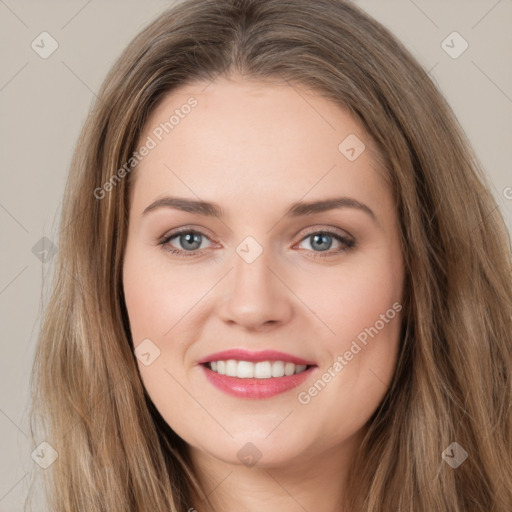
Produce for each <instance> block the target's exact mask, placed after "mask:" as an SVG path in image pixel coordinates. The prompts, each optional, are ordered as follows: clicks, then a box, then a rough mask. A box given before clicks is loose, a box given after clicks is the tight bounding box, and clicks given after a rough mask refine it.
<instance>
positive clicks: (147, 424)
mask: <svg viewBox="0 0 512 512" xmlns="http://www.w3.org/2000/svg"><path fill="white" fill-rule="evenodd" d="M233 72H236V73H239V74H241V75H243V76H246V77H247V78H255V79H259V80H266V79H269V80H275V79H278V80H286V81H288V82H289V83H290V84H297V85H302V86H306V87H309V88H312V89H314V90H315V91H317V92H318V94H321V95H322V96H324V97H326V98H328V99H330V100H332V101H333V102H336V103H338V104H340V105H343V106H344V107H346V108H348V109H349V111H350V112H351V113H352V114H353V115H354V116H355V118H356V119H357V120H358V121H359V122H360V123H361V124H362V125H363V126H364V127H365V129H366V130H367V132H368V133H369V134H370V136H371V137H372V139H373V141H374V143H375V145H376V147H378V149H379V152H380V153H381V155H382V157H383V163H384V164H383V165H384V167H385V171H386V173H387V177H388V179H389V182H390V183H391V185H392V188H393V194H394V197H395V198H396V208H397V213H398V216H399V219H400V229H401V242H402V246H403V253H404V257H405V271H406V289H405V302H404V319H405V323H404V329H403V336H402V339H401V345H400V355H399V361H398V365H397V369H396V372H395V375H394V379H393V382H392V384H391V386H390V388H389V390H388V392H387V394H386V396H385V398H384V400H383V401H382V403H381V405H380V406H379V408H378V410H377V411H375V413H374V414H373V416H372V418H371V419H370V421H369V424H368V431H367V434H366V436H365V438H364V440H363V442H362V444H361V446H360V449H359V452H358V455H357V457H356V462H355V463H354V467H353V468H352V470H351V473H350V481H349V484H348V487H347V489H348V492H349V495H348V497H347V503H346V507H345V508H344V512H362V511H365V512H378V511H379V512H384V511H386V512H387V511H393V512H397V511H399V512H406V511H407V512H423V511H425V512H426V511H429V512H431V511H433V510H435V511H436V512H463V511H464V512H467V511H471V512H477V511H482V512H484V511H485V512H489V511H491V510H492V511H493V512H510V511H511V510H512V450H511V447H512V379H511V370H512V263H511V259H512V258H511V250H510V238H509V236H508V233H507V230H506V228H505V225H504V222H503V220H502V217H501V215H500V213H499V210H498V209H497V205H496V203H495V201H494V199H493V197H492V195H491V194H490V192H489V191H488V187H487V185H486V180H485V176H484V173H483V172H482V170H481V167H480V164H479V163H478V161H477V159H476V158H475V156H474V154H473V153H472V151H471V149H470V146H469V143H468V141H467V140H466V137H465V135H464V133H463V131H462V129H461V128H460V126H459V125H458V123H457V121H456V120H455V118H454V115H453V113H452V111H451V109H450V108H449V106H448V105H447V103H446V102H445V100H444V99H443V97H442V96H441V94H440V92H439V91H438V90H437V88H436V87H435V85H434V84H433V83H432V81H431V79H430V78H429V76H428V75H427V73H426V72H425V71H424V70H423V69H422V68H421V67H420V66H419V65H418V63H417V62H416V61H415V60H414V59H413V58H412V57H411V55H410V54H409V52H408V51H407V50H406V49H405V48H404V47H403V45H402V44H400V43H399V42H398V41H397V40H396V38H395V37H394V36H393V35H391V34H390V33H389V32H388V31H387V30H386V29H385V28H383V27H382V26H381V25H380V24H379V23H377V22H376V21H374V20H372V19H371V18H370V17H369V16H368V15H366V14H365V13H364V12H362V11H361V10H360V9H359V8H357V7H355V6H354V5H352V4H350V3H348V2H346V1H343V0H316V1H314V2H311V1H310V0H243V1H240V0H187V1H185V2H182V3H179V4H178V5H176V6H175V7H173V8H171V9H169V10H167V11H166V12H164V13H163V14H162V15H161V16H159V17H158V18H157V19H156V20H155V21H154V22H152V23H151V24H150V25H149V26H148V27H147V28H145V29H144V30H143V31H142V32H141V33H140V34H139V35H138V36H137V37H136V38H135V39H134V40H133V41H132V42H131V43H130V45H129V46H128V47H127V48H126V50H125V51H124V52H123V54H122V55H121V57H120V58H119V60H118V61H117V62H116V64H115V65H114V67H113V68H112V70H111V71H110V73H109V74H108V76H107V78H106V80H105V82H104V84H103V86H102V88H101V90H100V92H99V94H98V96H99V97H98V100H97V101H96V103H95V105H94V107H93V109H92V111H91V113H90V116H89V118H88V119H87V121H86V123H85V126H84V128H83V132H82V134H81V136H80V139H79V142H78V145H77V147H76V151H75V154H74V158H73V161H72V165H71V170H70V174H69V179H68V183H67V188H66V194H65V202H64V206H63V212H62V219H61V227H60V241H59V245H60V250H59V256H58V261H57V266H56V276H55V283H54V287H53V294H52V295H51V298H50V300H49V303H48V305H47V307H46V312H45V318H44V324H43V326H42V329H41V334H40V339H39V342H38V346H37V352H36V357H35V361H34V368H33V381H32V387H33V391H32V393H33V409H32V415H31V428H32V436H33V438H34V446H35V445H37V444H39V443H40V442H41V441H46V442H48V443H49V444H50V445H51V446H52V447H53V448H54V449H55V450H56V452H57V453H58V459H57V460H56V461H55V462H54V463H53V464H52V465H51V466H50V467H49V468H48V469H46V470H41V471H43V473H44V476H45V489H46V493H47V497H48V500H49V503H51V506H52V507H53V508H52V510H54V511H56V512H64V511H66V512H77V511H81V510H84V511H85V510H88V511H89V510H95V511H100V510H101V511H105V512H114V511H115V512H118V511H119V510H123V511H127V512H128V511H133V512H141V511H145V510H148V511H149V510H151V511H153V512H156V511H161V512H164V511H169V510H171V511H180V512H184V511H186V510H188V509H189V508H190V507H191V501H190V496H191V489H192V488H193V487H192V486H194V485H196V482H195V477H194V472H193V468H192V467H191V464H190V460H189V459H188V457H187V450H186V445H185V443H184V442H183V441H182V440H181V439H180V438H179V437H178V436H177V435H176V434H174V432H173V431H172V430H171V429H170V427H169V426H168V425H167V424H166V422H165V421H164V420H163V419H162V418H161V416H160V415H159V413H158V411H157V410H156V408H155V407H154V406H153V405H152V403H151V400H150V399H149V397H148V395H147V393H146V392H145V389H144V387H143V384H142V382H141V379H140V376H139V373H138V369H137V364H136V359H135V356H134V353H133V344H132V340H131V337H130V331H129V326H128V321H127V314H126V310H125V306H124V301H123V288H122V264H123V251H124V246H125V240H126V228H127V212H128V206H129V201H128V198H129V191H130V183H131V182H132V179H131V178H132V174H131V173H130V169H128V170H127V168H126V167H125V172H124V173H122V172H121V173H120V172H119V170H120V169H121V168H123V166H124V165H125V164H126V162H129V161H130V158H131V157H132V155H133V152H134V151H135V150H136V144H137V141H138V138H139V136H140V134H141V131H142V130H143V128H144V126H145V123H146V120H147V119H148V116H149V115H150V113H151V112H152V111H153V109H154V108H155V107H156V105H157V104H158V103H159V102H160V101H161V100H162V98H163V97H164V96H165V95H167V94H168V93H170V92H171V91H173V90H175V89H176V88H178V87H180V86H181V85H184V84H186V83H190V82H194V81H198V80H215V79H216V78H217V77H218V76H219V75H221V74H224V75H228V74H230V73H233ZM123 175H125V176H123ZM106 183H111V184H113V185H111V186H110V187H105V184H106ZM98 191H99V192H98ZM100 196H101V197H100ZM38 428H40V429H41V431H40V432H39V431H38V430H37V429H38ZM36 431H37V440H36V435H35V432H36ZM454 442H456V443H458V445H460V447H462V448H463V449H464V450H465V452H467V454H468V458H467V459H466V460H465V461H464V462H463V463H462V464H461V465H460V466H459V467H458V468H456V469H453V468H452V467H450V465H449V464H448V463H447V462H445V460H443V456H442V454H443V452H444V451H445V450H446V449H447V448H449V447H450V446H451V448H450V449H451V450H452V452H450V453H451V455H453V445H452V443H454ZM457 449H458V448H457Z"/></svg>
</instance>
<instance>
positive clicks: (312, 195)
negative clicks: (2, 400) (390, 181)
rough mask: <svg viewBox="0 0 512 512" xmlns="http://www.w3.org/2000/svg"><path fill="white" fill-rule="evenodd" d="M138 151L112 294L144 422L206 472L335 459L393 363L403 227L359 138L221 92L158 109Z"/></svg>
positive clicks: (255, 97)
mask: <svg viewBox="0 0 512 512" xmlns="http://www.w3.org/2000/svg"><path fill="white" fill-rule="evenodd" d="M166 123H167V124H166ZM363 144H364V145H363ZM138 147H139V148H142V147H145V148H146V149H141V150H139V151H138V153H139V154H138V157H137V158H140V159H141V161H140V163H139V164H138V165H137V167H136V170H135V171H132V172H134V173H136V175H135V176H133V177H134V178H135V180H134V182H133V188H132V196H131V204H130V215H129V234H128V240H127V245H126V253H125V260H124V275H123V279H124V293H125V298H126V305H127V309H128V314H129V319H130V326H131V332H132V337H133V343H134V346H135V349H136V354H137V358H138V359H137V361H138V366H139V370H140V374H141V376H142V380H143V383H144V386H145V387H146V389H147V392H148V394H149V396H150V397H151V399H152V401H153V402H154V404H155V406H156V407H157V409H158V410H159V412H160V413H161V415H162V416H163V418H164V419H165V420H166V421H167V423H168V424H169V425H170V426H171V427H172V429H173V430H174V431H175V432H177V434H178V435H179V436H181V437H182V438H183V439H184V440H185V441H186V442H187V443H188V444H189V445H190V447H191V449H192V452H193V453H195V454H196V456H197V457H204V458H205V460H210V461H212V460H217V461H219V460H221V461H224V462H228V463H235V464H246V465H248V466H250V465H252V464H254V463H257V464H259V465H260V466H262V467H276V466H279V465H283V464H290V463H292V462H299V461H301V460H302V461H308V460H311V459H312V458H313V457H318V456H321V455H322V454H328V453H330V454H334V453H341V452H342V451H343V450H344V449H346V448H348V446H349V445H350V444H351V443H352V444H353V442H354V439H356V437H357V436H356V435H357V434H358V433H361V432H362V431H363V430H362V429H363V427H364V426H365V423H366V422H367V421H368V419H369V418H370V416H371V415H372V413H373V412H374V411H375V410H376V408H377V406H378V405H379V403H380V402H381V400H382V399H383V397H384V395H385V393H386V390H387V389H388V386H389V384H390V381H391V378H392V375H393V372H394V370H395V365H396V359H397V352H398V345H399V331H400V319H401V313H400V310H401V303H402V289H403V278H404V271H403V261H402V255H401V249H400V243H399V232H398V223H397V216H396V212H395V208H394V201H393V197H392V194H391V191H390V188H389V186H388V185H387V183H386V182H385V180H384V179H383V177H382V174H381V172H382V169H380V168H379V164H378V162H377V160H376V159H375V158H374V157H373V156H372V143H371V140H370V139H369V137H368V135H367V134H366V133H365V131H364V130H363V129H362V127H361V126H360V125H359V124H358V123H357V122H356V121H355V119H354V118H353V117H352V116H351V115H349V114H348V112H347V111H346V110H344V109H342V108H340V107H338V106H336V105H335V104H333V103H331V102H330V101H328V100H326V99H323V98H321V97H320V96H318V95H315V94H313V93H312V92H311V91H308V90H306V89H304V88H299V87H292V86H290V85H288V84H284V85H283V84H269V83H266V84H265V83H263V82H256V81H248V80H244V79H234V78H231V79H229V80H228V79H222V80H221V79H219V80H217V81H216V82H214V83H210V84H209V85H208V84H207V83H201V84H193V85H187V86H185V87H182V88H181V89H179V90H177V91H175V92H173V93H172V94H169V95H168V96H167V97H166V98H165V100H164V101H163V102H162V103H161V104H160V105H159V106H158V108H157V109H156V110H155V111H154V112H153V114H152V115H151V117H150V119H149V121H148V122H147V125H146V128H145V131H144V134H143V136H142V137H141V139H140V143H139V146H138ZM223 352H225V353H223ZM212 363H213V364H212ZM222 373H224V375H222Z"/></svg>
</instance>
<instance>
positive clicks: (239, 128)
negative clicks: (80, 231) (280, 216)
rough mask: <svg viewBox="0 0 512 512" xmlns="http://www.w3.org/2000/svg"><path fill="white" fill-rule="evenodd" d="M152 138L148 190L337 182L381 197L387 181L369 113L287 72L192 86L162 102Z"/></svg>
mask: <svg viewBox="0 0 512 512" xmlns="http://www.w3.org/2000/svg"><path fill="white" fill-rule="evenodd" d="M144 144H146V145H148V146H151V150H150V151H149V152H148V153H147V155H146V156H145V157H144V158H142V160H141V162H140V163H139V165H138V166H137V167H136V171H135V173H134V176H132V178H135V186H134V188H133V190H134V193H135V195H136V196H139V197H141V196H143V197H144V198H145V200H149V199H151V198H154V197H156V196H158V195H159V194H163V193H171V192H173V193H178V192H179V193H184V192H186V193H187V195H191V194H192V195H196V196H200V197H202V198H203V197H206V196H212V198H215V200H219V198H221V199H220V200H222V198H225V199H226V200H227V201H229V198H230V197H231V198H233V197H235V196H236V197H237V198H238V199H241V198H243V197H246V198H249V197H251V198H252V199H253V200H255V199H258V198H259V199H260V200H261V201H263V202H266V201H268V200H269V198H273V199H272V200H275V197H274V196H275V194H276V193H278V194H279V195H280V196H281V197H283V200H286V197H287V196H289V199H290V202H292V201H293V200H297V199H298V198H299V197H302V196H304V195H305V194H308V193H309V192H308V191H311V193H312V194H313V193H317V194H319V195H321V194H322V193H327V192H329V191H330V190H331V189H332V187H337V188H338V189H339V192H342V193H344V192H345V191H346V192H350V193H353V194H363V196H365V198H366V200H368V201H369V200H373V201H378V200H379V199H380V200H382V197H379V190H380V191H381V192H384V191H385V189H386V187H385V183H384V179H383V176H382V174H383V169H382V165H381V164H380V159H379V158H378V156H379V155H378V153H377V152H376V150H375V147H374V144H373V141H372V140H371V139H370V137H369V136H368V135H367V134H366V131H365V130H364V128H363V127H362V126H361V125H360V123H358V122H357V121H356V119H355V118H354V117H353V116H352V115H351V114H350V113H349V112H348V111H347V110H346V109H345V108H343V107H341V106H339V105H336V104H334V103H333V102H331V101H329V100H327V99H325V98H323V97H322V96H321V95H320V94H318V93H316V92H315V91H312V90H310V89H307V88H304V87H298V86H296V85H293V86H292V85H290V84H288V83H286V82H284V83H276V82H274V83H269V82H260V81H255V80H245V79H236V78H235V79H233V78H222V79H219V80H217V81H215V82H213V83H212V82H202V83H193V84H188V85H186V86H182V87H181V88H180V89H177V90H175V91H172V92H171V93H169V94H168V95H167V96H165V97H164V99H163V100H162V101H161V102H160V104H159V105H158V107H157V108H156V109H155V110H154V111H153V112H152V114H151V116H150V117H149V119H148V121H147V123H146V126H145V128H144V131H143V133H142V136H141V137H140V140H139V144H138V147H141V146H143V145H144ZM354 157H355V158H354ZM380 195H382V194H380ZM372 196H373V197H372ZM239 206H241V203H239Z"/></svg>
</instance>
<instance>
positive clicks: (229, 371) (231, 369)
mask: <svg viewBox="0 0 512 512" xmlns="http://www.w3.org/2000/svg"><path fill="white" fill-rule="evenodd" d="M237 367H238V363H237V362H236V361H235V360H234V359H228V360H227V361H226V375H227V376H228V377H236V373H237Z"/></svg>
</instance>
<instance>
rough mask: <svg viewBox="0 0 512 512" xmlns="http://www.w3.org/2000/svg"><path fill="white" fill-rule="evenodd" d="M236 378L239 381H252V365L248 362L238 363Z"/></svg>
mask: <svg viewBox="0 0 512 512" xmlns="http://www.w3.org/2000/svg"><path fill="white" fill-rule="evenodd" d="M237 370H238V371H237V377H239V378H241V379H252V378H253V377H254V363H251V362H249V361H238V369H237Z"/></svg>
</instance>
